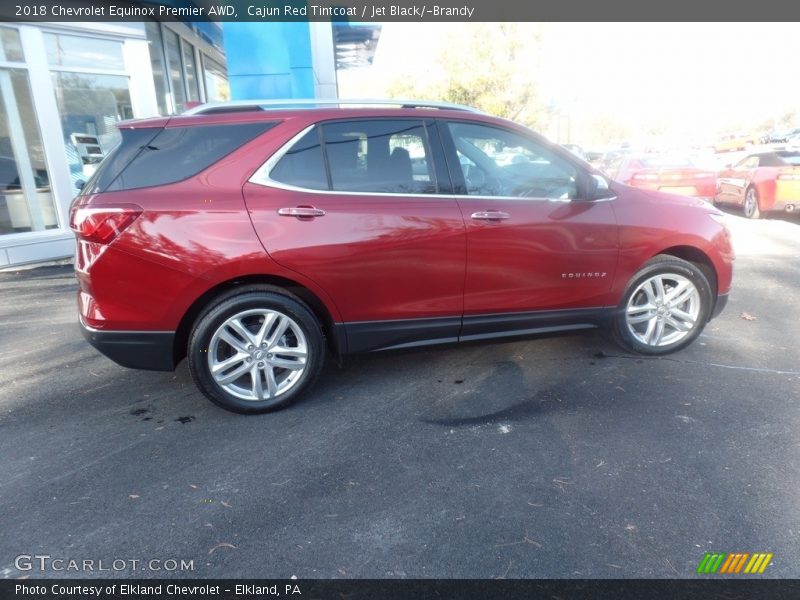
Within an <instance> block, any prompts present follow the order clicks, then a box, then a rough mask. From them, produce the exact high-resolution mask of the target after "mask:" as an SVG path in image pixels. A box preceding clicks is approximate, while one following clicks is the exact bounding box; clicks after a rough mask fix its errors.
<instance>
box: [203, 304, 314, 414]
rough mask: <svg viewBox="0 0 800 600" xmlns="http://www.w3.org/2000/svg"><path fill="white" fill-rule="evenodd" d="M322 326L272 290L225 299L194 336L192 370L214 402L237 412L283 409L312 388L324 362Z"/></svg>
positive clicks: (301, 307)
mask: <svg viewBox="0 0 800 600" xmlns="http://www.w3.org/2000/svg"><path fill="white" fill-rule="evenodd" d="M324 352H325V344H324V340H323V335H322V330H321V329H320V326H319V323H318V322H317V319H316V317H315V316H314V315H313V313H312V312H311V311H310V310H309V309H308V308H307V307H306V306H305V305H304V304H303V303H301V302H300V301H299V300H297V299H295V298H293V297H290V296H286V295H284V294H281V293H276V292H273V291H266V290H264V291H261V290H254V291H246V292H242V293H238V294H235V293H234V294H233V295H230V296H227V297H225V298H223V299H221V300H220V301H219V302H218V303H216V304H215V305H213V306H212V307H211V308H210V309H208V310H207V311H206V312H205V313H204V314H203V315H201V317H200V318H199V319H198V321H197V323H196V325H195V327H194V329H193V330H192V333H191V335H190V337H189V348H188V355H189V370H190V372H191V374H192V378H193V379H194V381H195V383H196V384H197V387H198V388H200V390H201V391H202V392H203V393H204V394H205V395H206V397H208V398H209V399H210V400H211V401H212V402H214V403H215V404H217V405H219V406H221V407H223V408H225V409H227V410H231V411H234V412H240V413H258V412H267V411H270V410H275V409H278V408H283V407H284V406H286V405H288V404H290V403H291V402H292V401H294V400H295V399H297V398H298V396H300V395H301V394H302V393H303V392H304V391H305V390H306V389H308V388H309V387H310V386H311V385H312V384H313V383H314V380H315V379H316V378H317V376H318V375H319V372H320V370H321V369H322V364H323V362H324V358H325V356H324Z"/></svg>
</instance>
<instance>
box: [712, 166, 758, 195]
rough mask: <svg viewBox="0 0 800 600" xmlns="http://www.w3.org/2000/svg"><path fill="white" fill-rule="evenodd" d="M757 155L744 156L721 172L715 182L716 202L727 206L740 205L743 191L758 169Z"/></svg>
mask: <svg viewBox="0 0 800 600" xmlns="http://www.w3.org/2000/svg"><path fill="white" fill-rule="evenodd" d="M758 163H759V157H758V155H751V156H746V157H745V158H743V159H742V160H740V161H739V162H738V163H736V164H735V165H734V166H732V167H731V168H729V169H726V170H725V171H723V172H722V173H721V174H720V176H719V178H718V181H717V188H718V192H717V200H718V201H719V202H725V203H727V204H742V203H743V202H744V195H745V191H746V190H747V186H748V185H750V182H751V181H752V179H753V174H754V173H755V171H756V169H757V168H758Z"/></svg>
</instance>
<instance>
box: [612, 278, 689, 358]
mask: <svg viewBox="0 0 800 600" xmlns="http://www.w3.org/2000/svg"><path fill="white" fill-rule="evenodd" d="M700 309H701V299H700V292H699V291H698V290H697V287H695V285H694V283H692V281H691V280H689V279H688V278H686V277H684V276H683V275H678V274H676V273H661V274H659V275H654V276H652V277H650V278H648V279H646V280H645V281H643V282H642V283H640V284H639V286H638V287H637V288H636V289H635V290H634V292H633V294H631V296H630V300H628V305H627V306H626V307H625V323H626V325H627V327H628V330H629V331H630V333H631V334H632V335H633V337H634V338H636V340H638V341H639V342H641V343H642V344H646V345H647V346H653V347H658V346H669V345H671V344H675V343H677V342H680V341H681V340H683V339H684V338H685V337H686V336H688V335H690V334H691V333H692V331H694V329H695V328H696V327H697V325H698V317H699V315H700Z"/></svg>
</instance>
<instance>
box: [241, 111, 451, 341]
mask: <svg viewBox="0 0 800 600" xmlns="http://www.w3.org/2000/svg"><path fill="white" fill-rule="evenodd" d="M436 127H437V126H436V124H435V123H434V122H433V121H427V122H424V121H422V120H420V119H349V120H342V121H331V122H326V123H320V124H316V125H314V126H312V127H310V128H308V129H307V130H305V131H304V132H301V133H300V134H299V135H297V136H295V139H294V140H293V141H291V142H289V143H288V144H286V145H285V146H284V148H283V150H279V151H278V152H277V153H276V154H275V155H274V156H273V157H272V158H270V159H269V160H268V161H267V162H266V163H265V164H264V166H262V168H261V169H260V170H259V171H257V172H256V173H255V174H254V176H253V177H252V178H251V179H250V182H248V183H247V184H246V185H245V188H244V195H245V201H246V203H247V207H248V209H249V211H250V213H251V215H252V220H253V224H254V226H255V228H256V231H257V232H258V235H259V237H260V239H261V241H262V243H263V245H264V247H265V249H266V250H267V252H268V253H269V255H270V256H271V257H272V258H273V259H274V260H275V261H276V262H278V263H279V264H281V265H283V266H284V267H286V268H288V269H291V270H293V271H296V272H298V273H301V274H302V275H303V276H305V277H308V278H310V279H311V280H313V281H314V282H315V283H316V284H317V285H319V286H320V287H321V288H322V289H324V290H325V291H326V292H327V293H328V294H329V295H330V296H331V297H332V299H333V301H334V302H335V304H336V306H337V308H338V310H339V312H340V313H341V315H342V318H343V320H344V322H345V330H346V333H347V343H348V350H349V351H350V352H356V351H364V350H372V349H375V348H385V347H395V346H402V345H406V344H410V343H418V342H423V343H424V342H425V341H429V342H433V341H455V340H456V339H457V337H458V332H459V328H460V325H461V315H462V311H463V292H464V269H465V261H466V256H465V255H466V251H465V246H466V241H465V225H464V220H463V218H462V215H461V212H460V210H459V206H458V204H457V202H456V200H455V199H454V198H453V197H452V194H450V192H451V189H450V181H449V175H448V174H447V170H446V168H445V165H444V159H443V158H442V156H441V146H440V142H439V139H438V134H437V133H436ZM437 155H438V158H439V160H438V161H437V160H436V158H437Z"/></svg>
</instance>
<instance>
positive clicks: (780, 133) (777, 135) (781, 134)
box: [763, 127, 800, 144]
mask: <svg viewBox="0 0 800 600" xmlns="http://www.w3.org/2000/svg"><path fill="white" fill-rule="evenodd" d="M798 135H800V127H797V128H794V129H780V130H775V131H771V132H770V133H769V134H767V135H765V136H764V139H763V141H764V143H767V144H782V143H784V142H787V141H789V139H790V138H792V137H794V136H798Z"/></svg>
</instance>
